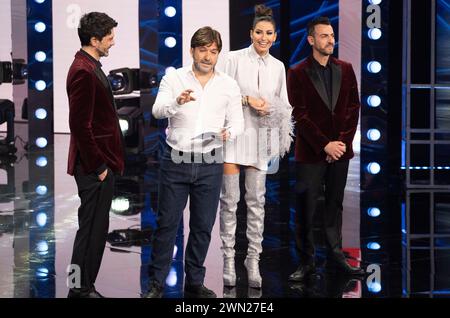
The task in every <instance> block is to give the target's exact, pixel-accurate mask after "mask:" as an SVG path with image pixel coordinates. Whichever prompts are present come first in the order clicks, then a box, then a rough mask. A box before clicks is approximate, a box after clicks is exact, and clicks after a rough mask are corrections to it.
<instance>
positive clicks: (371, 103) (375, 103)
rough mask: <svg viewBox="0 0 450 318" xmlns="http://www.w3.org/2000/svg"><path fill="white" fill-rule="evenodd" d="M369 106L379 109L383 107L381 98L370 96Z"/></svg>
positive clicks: (368, 99) (368, 98)
mask: <svg viewBox="0 0 450 318" xmlns="http://www.w3.org/2000/svg"><path fill="white" fill-rule="evenodd" d="M367 104H368V105H369V106H370V107H378V106H380V105H381V98H380V96H378V95H370V96H369V97H367Z"/></svg>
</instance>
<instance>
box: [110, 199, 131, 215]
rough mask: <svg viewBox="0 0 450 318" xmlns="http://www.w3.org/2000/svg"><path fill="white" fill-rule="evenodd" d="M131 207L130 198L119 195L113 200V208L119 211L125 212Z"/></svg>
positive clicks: (114, 210)
mask: <svg viewBox="0 0 450 318" xmlns="http://www.w3.org/2000/svg"><path fill="white" fill-rule="evenodd" d="M129 208H130V200H128V199H127V198H125V197H117V198H114V199H113V200H112V203H111V210H113V212H117V213H123V212H126V211H128V209H129Z"/></svg>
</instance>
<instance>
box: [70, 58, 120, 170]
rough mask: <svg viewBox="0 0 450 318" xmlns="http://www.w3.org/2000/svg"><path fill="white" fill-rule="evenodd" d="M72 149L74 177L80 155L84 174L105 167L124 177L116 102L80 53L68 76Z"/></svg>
mask: <svg viewBox="0 0 450 318" xmlns="http://www.w3.org/2000/svg"><path fill="white" fill-rule="evenodd" d="M66 88H67V96H68V97H69V126H70V147H69V160H68V167H67V173H68V174H70V175H73V174H74V169H75V164H76V158H77V154H78V156H79V158H80V161H81V167H82V170H83V172H84V173H85V174H90V173H97V174H100V173H102V172H103V171H104V170H105V169H106V167H108V168H110V169H111V170H112V171H114V172H115V173H120V174H122V173H123V169H124V151H123V143H122V136H121V134H122V132H121V131H120V128H119V122H118V117H117V112H116V109H115V106H114V99H113V96H112V93H111V91H110V89H109V84H108V83H107V82H106V81H105V78H104V75H101V74H100V73H99V71H98V70H97V69H96V64H95V62H94V61H92V60H91V59H90V58H89V57H87V56H85V55H84V54H83V53H81V52H77V54H76V55H75V60H74V61H73V63H72V65H71V67H70V69H69V73H68V75H67V87H66Z"/></svg>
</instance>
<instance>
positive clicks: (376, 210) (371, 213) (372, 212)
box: [367, 208, 381, 218]
mask: <svg viewBox="0 0 450 318" xmlns="http://www.w3.org/2000/svg"><path fill="white" fill-rule="evenodd" d="M367 214H368V215H369V216H371V217H373V218H376V217H378V216H380V214H381V211H380V209H379V208H368V209H367Z"/></svg>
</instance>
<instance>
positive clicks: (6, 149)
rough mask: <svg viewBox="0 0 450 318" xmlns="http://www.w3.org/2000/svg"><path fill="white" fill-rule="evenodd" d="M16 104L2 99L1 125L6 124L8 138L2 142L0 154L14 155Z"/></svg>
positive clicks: (0, 101) (0, 109)
mask: <svg viewBox="0 0 450 318" xmlns="http://www.w3.org/2000/svg"><path fill="white" fill-rule="evenodd" d="M14 116H15V110H14V103H13V102H12V101H10V100H7V99H0V125H1V124H3V123H6V130H7V132H6V138H5V139H1V140H0V154H14V153H15V152H16V151H17V149H16V147H14Z"/></svg>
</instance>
